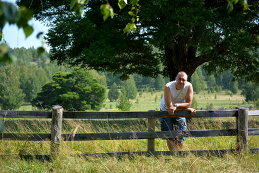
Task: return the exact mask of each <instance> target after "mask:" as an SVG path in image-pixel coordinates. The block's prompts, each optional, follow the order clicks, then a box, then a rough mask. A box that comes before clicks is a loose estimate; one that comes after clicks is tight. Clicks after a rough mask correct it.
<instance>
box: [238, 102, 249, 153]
mask: <svg viewBox="0 0 259 173" xmlns="http://www.w3.org/2000/svg"><path fill="white" fill-rule="evenodd" d="M237 150H238V151H239V152H247V151H248V109H247V108H244V107H241V108H238V116H237Z"/></svg>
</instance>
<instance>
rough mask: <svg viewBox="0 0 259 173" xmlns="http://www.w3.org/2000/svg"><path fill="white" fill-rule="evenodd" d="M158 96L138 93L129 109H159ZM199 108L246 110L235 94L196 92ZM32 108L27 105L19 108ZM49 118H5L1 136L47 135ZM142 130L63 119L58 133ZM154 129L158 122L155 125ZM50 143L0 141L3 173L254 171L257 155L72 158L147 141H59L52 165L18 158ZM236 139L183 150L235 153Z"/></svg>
mask: <svg viewBox="0 0 259 173" xmlns="http://www.w3.org/2000/svg"><path fill="white" fill-rule="evenodd" d="M161 96H162V92H145V93H140V94H139V95H138V97H137V99H136V100H131V102H132V107H131V111H147V110H158V108H159V102H160V99H161ZM195 100H196V102H197V108H198V109H221V110H223V109H224V110H225V109H228V110H230V109H234V108H235V107H237V106H247V107H251V106H252V104H251V103H246V102H245V101H244V98H243V97H242V96H240V95H229V94H228V93H226V92H224V91H223V92H221V93H217V94H215V93H206V92H204V93H199V94H195ZM28 109H32V108H31V107H30V106H26V107H23V108H21V110H28ZM101 111H118V109H117V108H116V103H115V102H109V101H108V100H107V101H106V103H105V106H104V108H103V109H102V110H101ZM235 127H236V126H235V120H234V118H203V119H195V118H194V119H192V121H191V122H190V123H189V129H225V128H229V129H231V128H235ZM249 127H250V128H258V127H259V121H258V117H252V118H250V119H249ZM49 128H50V121H48V120H40V121H39V120H33V121H28V120H22V119H18V120H15V121H13V120H11V119H10V120H6V121H5V131H6V132H39V133H45V132H48V133H49V132H50V129H49ZM74 130H76V131H77V133H83V132H126V131H132V132H134V131H146V130H147V125H146V120H144V119H139V120H135V119H134V120H132V121H129V120H65V121H64V123H63V133H72V132H73V131H74ZM156 130H157V131H159V122H158V121H157V122H156ZM258 143H259V136H249V147H250V148H252V147H258ZM49 144H50V142H49V141H43V142H30V141H26V142H24V141H0V154H1V155H2V154H14V155H16V156H5V157H1V158H0V168H1V171H0V172H1V173H2V172H98V173H99V172H121V173H124V172H143V173H151V172H152V173H153V172H163V173H166V172H231V173H232V172H249V173H250V172H259V165H258V163H259V155H258V154H257V155H256V154H251V153H244V154H236V153H227V154H225V155H224V156H222V157H216V156H202V157H198V156H194V155H192V154H190V155H188V156H185V157H183V156H149V157H146V156H134V157H133V158H132V157H127V156H125V157H122V158H116V157H108V156H107V157H87V158H83V157H74V156H71V154H83V153H103V152H123V151H146V149H147V140H113V141H82V142H80V141H70V142H63V143H62V150H61V151H62V152H61V156H60V157H59V158H58V159H56V160H54V161H52V162H49V161H40V160H37V159H31V160H25V159H20V158H19V154H49V147H50V145H49ZM235 144H236V137H206V138H205V137H200V138H187V140H186V142H185V145H184V148H183V150H209V149H234V148H235V147H236V146H235ZM155 149H156V150H157V151H165V150H168V149H167V146H166V142H165V140H162V139H156V140H155Z"/></svg>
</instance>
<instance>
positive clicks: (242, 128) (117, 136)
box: [0, 106, 259, 155]
mask: <svg viewBox="0 0 259 173" xmlns="http://www.w3.org/2000/svg"><path fill="white" fill-rule="evenodd" d="M248 116H259V110H249V111H248V109H246V108H238V109H236V110H213V111H208V110H198V111H197V112H196V113H195V114H193V115H192V114H191V113H190V112H187V111H176V112H175V115H173V116H172V115H170V116H169V115H168V114H167V112H166V111H118V112H112V111H108V112H106V111H63V108H62V107H60V106H54V107H53V109H52V111H7V110H6V111H5V110H2V111H0V126H1V119H2V120H3V119H6V118H20V119H25V118H30V119H41V118H44V119H52V120H51V122H52V125H51V133H4V132H2V133H1V135H0V140H19V141H51V153H58V152H59V148H60V143H61V141H91V140H132V139H147V140H148V151H143V152H139V153H147V152H149V153H153V154H154V153H163V152H164V153H168V152H167V151H160V152H159V151H155V141H154V140H155V139H158V138H162V139H170V138H174V137H176V136H177V135H182V136H185V137H216V136H237V149H236V150H237V151H248V150H249V149H248V135H259V129H257V128H248ZM161 117H186V118H202V117H206V118H207V117H212V118H213V117H234V118H236V122H237V129H209V130H190V131H184V132H180V133H179V132H175V131H173V132H172V131H167V132H165V131H155V130H154V129H155V120H156V119H158V118H161ZM138 118H146V119H147V120H148V121H147V126H148V129H147V131H146V132H113V133H76V134H62V133H61V129H62V119H110V120H113V119H138ZM2 124H3V122H2ZM0 131H1V127H0ZM254 150H257V149H253V151H254ZM208 151H213V150H208ZM215 151H219V150H215ZM250 151H252V150H250ZM181 152H184V151H181ZM222 152H224V151H222ZM120 153H123V152H120ZM131 153H138V152H131ZM171 153H172V152H171ZM257 153H258V152H257ZM106 154H107V153H106ZM85 155H91V154H85Z"/></svg>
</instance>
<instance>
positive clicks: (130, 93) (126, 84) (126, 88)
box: [122, 77, 138, 99]
mask: <svg viewBox="0 0 259 173" xmlns="http://www.w3.org/2000/svg"><path fill="white" fill-rule="evenodd" d="M122 88H123V89H122V90H123V94H124V95H125V96H126V97H127V98H129V99H135V98H136V97H137V94H138V90H137V87H136V84H135V81H134V79H133V78H132V77H131V78H129V79H128V80H126V81H123V83H122Z"/></svg>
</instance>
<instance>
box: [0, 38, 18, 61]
mask: <svg viewBox="0 0 259 173" xmlns="http://www.w3.org/2000/svg"><path fill="white" fill-rule="evenodd" d="M13 61H15V57H14V56H13V55H12V54H10V52H9V47H8V45H7V44H5V43H2V44H0V63H11V62H13Z"/></svg>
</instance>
